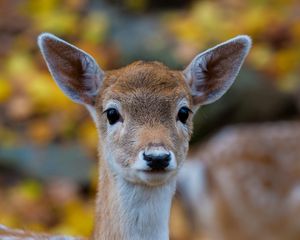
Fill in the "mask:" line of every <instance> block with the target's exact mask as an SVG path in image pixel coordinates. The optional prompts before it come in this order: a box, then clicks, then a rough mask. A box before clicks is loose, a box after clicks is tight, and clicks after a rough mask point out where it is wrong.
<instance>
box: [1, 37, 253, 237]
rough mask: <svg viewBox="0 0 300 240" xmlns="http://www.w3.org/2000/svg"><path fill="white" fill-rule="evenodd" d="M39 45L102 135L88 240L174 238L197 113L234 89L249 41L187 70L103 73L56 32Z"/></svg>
mask: <svg viewBox="0 0 300 240" xmlns="http://www.w3.org/2000/svg"><path fill="white" fill-rule="evenodd" d="M38 46H39V48H40V50H41V53H42V56H43V58H44V60H45V62H46V64H47V67H48V69H49V71H50V73H51V75H52V77H53V79H54V80H55V82H56V83H57V85H58V86H59V87H60V88H61V90H62V91H63V92H64V93H65V94H66V96H67V97H69V98H70V99H71V100H73V101H74V102H75V103H79V104H81V105H84V106H85V107H86V108H87V110H88V111H89V112H90V114H91V117H92V119H93V121H94V122H95V125H96V128H97V132H98V135H99V144H98V151H99V164H98V165H99V166H98V167H99V181H98V193H97V197H96V209H95V226H94V230H93V233H92V234H91V237H90V239H97V240H104V239H106V240H107V239H121V240H129V239H130V240H140V239H144V240H150V239H158V240H166V239H169V216H170V208H171V203H172V198H173V195H174V192H175V189H176V176H177V174H178V172H179V170H180V168H181V166H182V165H183V162H184V160H185V158H186V155H187V152H188V147H189V140H190V137H191V134H192V125H193V123H192V118H193V115H194V113H195V112H196V111H197V109H198V108H199V107H200V106H202V105H205V104H209V103H212V102H214V101H216V100H218V99H219V98H220V97H221V96H222V95H224V93H225V92H226V91H227V90H228V89H229V88H230V86H231V85H232V84H233V82H234V80H235V78H236V76H237V74H238V72H239V70H240V68H241V66H242V64H243V62H244V60H245V58H246V56H247V54H248V52H249V49H250V47H251V39H250V37H248V36H246V35H240V36H237V37H235V38H232V39H230V40H228V41H226V42H223V43H221V44H219V45H217V46H215V47H213V48H211V49H208V50H206V51H204V52H203V53H200V54H198V55H197V56H196V57H195V58H194V59H193V60H192V61H191V63H190V64H189V65H188V66H187V67H186V68H185V69H184V70H183V71H180V70H171V69H169V68H168V67H167V66H165V65H164V64H162V63H160V62H155V61H154V62H145V61H137V62H133V63H131V64H130V65H127V66H125V67H123V68H120V69H116V70H109V71H103V70H102V69H101V68H100V67H99V66H98V64H97V63H96V61H95V60H94V59H93V57H92V56H90V55H89V54H88V53H86V52H84V51H83V50H81V49H79V48H77V47H76V46H74V45H71V44H70V43H68V42H66V41H64V40H62V39H60V38H58V37H56V36H55V35H52V34H50V33H43V34H41V35H40V36H39V37H38ZM49 100H50V99H49ZM5 232H8V234H9V231H5V229H4V230H2V231H1V230H0V237H1V236H6V235H5V234H6V233H5ZM11 232H13V231H11ZM1 234H2V235H1ZM22 234H25V233H22ZM12 235H13V236H15V235H14V234H13V233H12ZM8 236H10V235H8ZM30 236H31V238H30V239H51V238H47V237H46V238H44V237H43V236H38V235H36V237H34V236H33V235H30ZM2 238H3V237H2ZM66 239H69V238H66ZM70 239H72V238H70Z"/></svg>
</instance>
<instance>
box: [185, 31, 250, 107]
mask: <svg viewBox="0 0 300 240" xmlns="http://www.w3.org/2000/svg"><path fill="white" fill-rule="evenodd" d="M250 47H251V39H250V38H249V37H248V36H238V37H235V38H233V39H230V40H229V41H227V42H224V43H222V44H220V45H217V46H215V47H214V48H211V49H208V50H207V51H205V52H203V53H201V54H199V55H197V56H196V57H195V58H194V59H193V61H192V62H191V63H190V65H189V66H188V67H187V68H186V69H185V70H184V72H183V73H184V76H185V79H186V82H187V84H188V85H189V86H190V89H191V91H192V97H193V104H194V106H195V107H197V106H199V105H205V104H209V103H212V102H214V101H216V100H218V99H219V98H220V97H221V96H222V95H223V94H224V93H225V92H226V91H227V90H228V89H229V88H230V86H231V85H232V83H233V82H234V80H235V78H236V76H237V74H238V72H239V70H240V68H241V66H242V64H243V62H244V60H245V57H246V56H247V54H248V52H249V49H250Z"/></svg>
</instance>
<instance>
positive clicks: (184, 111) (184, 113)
mask: <svg viewBox="0 0 300 240" xmlns="http://www.w3.org/2000/svg"><path fill="white" fill-rule="evenodd" d="M190 111H191V110H190V109H188V108H187V107H182V108H180V109H179V111H178V115H177V120H179V121H180V122H182V123H186V120H187V119H188V118H189V114H190Z"/></svg>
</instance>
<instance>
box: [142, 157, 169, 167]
mask: <svg viewBox="0 0 300 240" xmlns="http://www.w3.org/2000/svg"><path fill="white" fill-rule="evenodd" d="M143 156H144V160H145V161H146V162H147V165H148V166H149V167H150V168H151V170H164V169H165V168H166V167H168V166H169V163H170V160H171V154H170V153H168V154H166V153H164V154H160V155H153V154H146V153H143Z"/></svg>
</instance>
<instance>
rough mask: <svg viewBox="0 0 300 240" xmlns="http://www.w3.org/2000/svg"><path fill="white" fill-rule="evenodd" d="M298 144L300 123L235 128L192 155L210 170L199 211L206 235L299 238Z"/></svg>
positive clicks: (225, 239) (246, 239) (226, 239)
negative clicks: (207, 210)
mask: <svg viewBox="0 0 300 240" xmlns="http://www.w3.org/2000/svg"><path fill="white" fill-rule="evenodd" d="M299 140H300V123H299V122H280V123H265V124H257V125H249V126H236V127H231V128H227V129H225V130H223V131H222V132H221V133H219V134H218V135H217V136H215V137H214V138H212V139H211V140H210V141H209V142H208V143H207V144H205V145H203V146H201V148H200V149H199V150H198V151H197V152H196V153H194V154H193V155H192V156H191V157H192V158H194V159H198V160H199V161H201V162H202V163H204V164H205V166H206V180H207V182H206V190H205V192H203V193H201V194H202V196H199V199H201V200H199V202H198V206H197V208H198V209H199V211H200V215H199V216H198V217H199V219H198V220H199V221H200V223H199V222H198V224H203V225H204V228H203V230H206V231H207V234H208V236H210V237H211V238H212V239H217V240H241V239H243V240H252V239H257V240H264V239H270V240H283V239H284V240H298V239H300V224H299V218H300V195H299V194H300V185H299V183H300V149H299ZM187 184H188V183H187ZM203 199H204V200H203ZM205 199H206V201H205ZM194 207H195V206H194ZM201 209H202V210H201ZM204 209H210V211H209V214H207V212H206V213H204V212H205V211H204ZM192 211H193V212H195V211H198V210H195V208H193V210H192ZM198 227H199V225H198Z"/></svg>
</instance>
